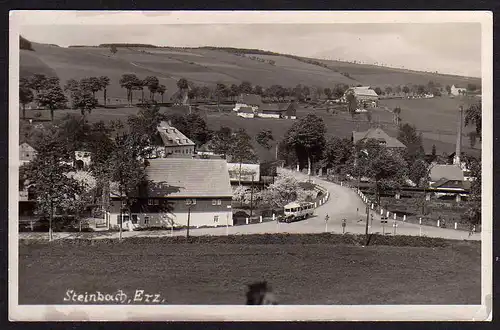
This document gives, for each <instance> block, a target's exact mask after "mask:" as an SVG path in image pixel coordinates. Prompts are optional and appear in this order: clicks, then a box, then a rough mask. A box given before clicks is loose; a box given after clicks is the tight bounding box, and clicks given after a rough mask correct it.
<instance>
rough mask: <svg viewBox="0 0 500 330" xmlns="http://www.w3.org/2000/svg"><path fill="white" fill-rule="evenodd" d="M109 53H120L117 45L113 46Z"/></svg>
mask: <svg viewBox="0 0 500 330" xmlns="http://www.w3.org/2000/svg"><path fill="white" fill-rule="evenodd" d="M109 51H110V52H111V54H113V55H114V54H116V52H117V51H118V49H117V48H116V46H115V45H111V47H110V48H109Z"/></svg>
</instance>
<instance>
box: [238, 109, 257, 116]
mask: <svg viewBox="0 0 500 330" xmlns="http://www.w3.org/2000/svg"><path fill="white" fill-rule="evenodd" d="M238 116H240V117H243V118H255V112H254V110H253V109H252V107H241V108H239V109H238Z"/></svg>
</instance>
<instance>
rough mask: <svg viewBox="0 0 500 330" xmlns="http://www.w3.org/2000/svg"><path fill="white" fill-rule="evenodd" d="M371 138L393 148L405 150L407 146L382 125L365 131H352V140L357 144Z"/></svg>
mask: <svg viewBox="0 0 500 330" xmlns="http://www.w3.org/2000/svg"><path fill="white" fill-rule="evenodd" d="M370 139H375V140H377V141H378V142H379V143H380V144H381V145H383V146H385V147H386V148H389V149H393V150H403V149H405V148H406V146H405V145H404V144H403V143H402V142H401V141H399V140H398V139H396V138H393V137H391V136H389V135H388V134H387V133H386V132H384V131H383V130H382V129H381V128H380V127H372V128H370V129H369V130H367V131H364V132H356V131H353V132H352V137H351V141H352V142H353V143H354V144H356V143H358V142H360V141H366V140H370Z"/></svg>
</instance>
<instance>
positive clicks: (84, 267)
mask: <svg viewBox="0 0 500 330" xmlns="http://www.w3.org/2000/svg"><path fill="white" fill-rule="evenodd" d="M296 237H297V236H290V235H288V236H287V235H283V236H280V237H275V238H274V239H273V243H274V244H265V243H264V242H262V240H253V241H252V239H250V238H251V237H245V238H241V241H238V239H239V238H235V237H233V238H231V237H229V238H227V237H226V238H214V239H213V240H216V241H214V242H210V239H205V240H204V239H203V238H197V239H194V241H193V242H191V243H184V242H183V240H182V239H181V238H179V239H175V240H172V239H168V238H163V239H151V238H150V239H128V240H125V241H123V242H121V243H120V242H118V241H116V240H105V241H93V242H92V244H91V243H89V242H85V243H84V242H79V241H72V242H71V243H70V242H64V241H60V242H57V241H56V242H53V243H51V244H49V243H44V242H36V243H35V242H29V243H28V242H25V241H21V242H20V250H19V303H20V304H63V303H64V301H63V298H64V297H65V296H66V291H67V290H74V291H75V292H81V293H85V292H88V293H92V292H96V291H100V292H105V293H114V292H117V291H118V290H123V291H124V292H125V293H126V294H127V295H128V296H133V295H134V292H135V290H144V291H145V292H147V293H155V294H160V295H161V297H162V299H164V301H163V303H165V304H244V302H245V290H246V285H247V284H249V283H252V282H254V281H259V280H267V281H268V282H269V283H270V284H271V285H272V287H273V288H274V291H275V293H276V294H277V296H278V298H279V300H280V303H281V304H479V303H480V292H481V283H480V278H481V276H480V274H481V262H480V244H477V243H466V242H453V243H450V241H448V242H447V243H445V244H434V243H432V242H438V241H432V242H431V241H430V242H431V244H429V246H433V245H434V247H409V246H383V245H374V246H372V245H370V246H368V247H362V246H359V245H357V244H354V243H353V242H351V243H350V244H347V243H344V244H342V243H339V240H338V239H334V241H337V243H338V244H334V243H328V242H327V240H326V239H325V237H326V236H325V237H320V239H318V240H315V239H311V237H312V236H311V237H309V238H308V239H304V240H301V239H297V238H296ZM337 237H338V236H337ZM333 238H335V237H334V236H332V239H333ZM274 241H276V242H274ZM442 242H446V241H442ZM440 245H444V246H440Z"/></svg>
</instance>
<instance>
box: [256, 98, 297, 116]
mask: <svg viewBox="0 0 500 330" xmlns="http://www.w3.org/2000/svg"><path fill="white" fill-rule="evenodd" d="M257 116H258V117H261V118H276V119H278V118H286V119H296V118H297V109H296V108H295V103H294V102H289V103H266V104H263V105H262V106H261V107H260V108H259V110H258V112H257Z"/></svg>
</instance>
